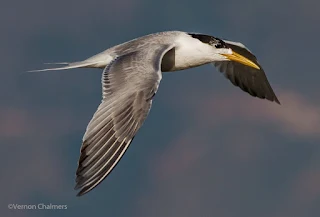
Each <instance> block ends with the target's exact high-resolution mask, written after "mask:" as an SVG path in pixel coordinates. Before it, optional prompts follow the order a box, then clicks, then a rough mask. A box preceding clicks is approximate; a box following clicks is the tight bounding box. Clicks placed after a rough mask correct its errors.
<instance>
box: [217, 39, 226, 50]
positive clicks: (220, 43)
mask: <svg viewBox="0 0 320 217" xmlns="http://www.w3.org/2000/svg"><path fill="white" fill-rule="evenodd" d="M215 47H216V48H225V47H226V45H225V43H224V42H223V41H222V40H219V41H218V43H217V44H216V45H215Z"/></svg>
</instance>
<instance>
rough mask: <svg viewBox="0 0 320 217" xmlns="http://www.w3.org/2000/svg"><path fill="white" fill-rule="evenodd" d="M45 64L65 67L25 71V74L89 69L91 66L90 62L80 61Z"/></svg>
mask: <svg viewBox="0 0 320 217" xmlns="http://www.w3.org/2000/svg"><path fill="white" fill-rule="evenodd" d="M45 64H50V65H51V64H52V65H65V66H61V67H56V68H47V69H37V70H30V71H27V72H45V71H55V70H65V69H75V68H83V67H89V66H90V65H92V62H85V61H80V62H73V63H67V62H64V63H45Z"/></svg>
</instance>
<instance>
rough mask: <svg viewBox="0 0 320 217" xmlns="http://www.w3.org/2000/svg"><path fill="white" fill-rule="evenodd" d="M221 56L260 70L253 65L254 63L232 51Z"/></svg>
mask: <svg viewBox="0 0 320 217" xmlns="http://www.w3.org/2000/svg"><path fill="white" fill-rule="evenodd" d="M221 55H223V56H225V57H227V58H228V59H229V60H231V61H236V62H239V63H242V64H243V65H246V66H250V67H252V68H255V69H260V67H259V66H258V65H257V64H255V63H254V62H252V61H251V60H249V59H248V58H246V57H244V56H242V55H240V54H238V53H236V52H234V51H233V52H232V54H221Z"/></svg>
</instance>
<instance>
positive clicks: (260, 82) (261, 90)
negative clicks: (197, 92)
mask: <svg viewBox="0 0 320 217" xmlns="http://www.w3.org/2000/svg"><path fill="white" fill-rule="evenodd" d="M225 43H226V45H227V46H228V47H230V48H231V49H232V50H233V51H235V52H237V53H239V54H241V55H242V56H244V57H246V58H248V59H249V60H251V61H252V62H254V63H255V64H257V65H258V66H259V67H260V70H258V69H255V68H252V67H249V66H246V65H243V64H241V63H238V62H234V61H220V62H214V65H215V66H216V67H217V69H218V70H219V71H220V72H222V73H223V74H224V75H225V77H226V78H227V79H229V80H230V81H231V83H232V84H233V85H235V86H238V87H240V88H241V89H242V90H243V91H245V92H247V93H249V94H250V95H251V96H254V97H258V98H261V99H267V100H270V101H275V102H277V103H278V104H280V101H279V100H278V98H277V96H276V94H275V93H274V91H273V89H272V87H271V85H270V83H269V81H268V79H267V76H266V74H265V72H264V70H263V69H262V67H261V65H260V64H259V63H258V61H257V58H256V57H255V56H254V55H253V54H252V53H251V52H250V51H249V50H248V49H247V48H246V47H245V46H244V45H242V44H241V43H237V42H230V41H225Z"/></svg>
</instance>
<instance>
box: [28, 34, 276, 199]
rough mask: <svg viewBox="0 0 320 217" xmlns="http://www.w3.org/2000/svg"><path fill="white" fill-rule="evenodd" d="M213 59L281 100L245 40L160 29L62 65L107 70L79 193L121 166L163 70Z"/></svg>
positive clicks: (242, 83) (259, 92) (84, 152)
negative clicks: (228, 39)
mask: <svg viewBox="0 0 320 217" xmlns="http://www.w3.org/2000/svg"><path fill="white" fill-rule="evenodd" d="M207 63H213V64H214V65H215V66H216V67H217V68H218V70H219V71H220V72H221V73H223V74H224V75H225V77H226V78H227V79H229V80H230V81H231V82H232V84H234V85H235V86H238V87H240V88H241V89H242V90H243V91H245V92H247V93H249V94H250V95H251V96H254V97H258V98H261V99H267V100H269V101H275V102H276V103H278V104H280V102H279V100H278V98H277V96H276V95H275V93H274V91H273V90H272V88H271V86H270V84H269V82H268V79H267V77H266V75H265V73H264V71H263V69H262V67H261V66H260V64H259V63H258V61H257V59H256V57H255V56H254V55H253V54H252V53H251V52H250V51H249V49H247V48H246V47H245V46H244V45H243V44H241V43H239V42H232V41H227V40H222V39H219V38H217V37H214V36H210V35H204V34H197V33H187V32H182V31H167V32H159V33H154V34H150V35H146V36H142V37H140V38H136V39H133V40H131V41H128V42H125V43H123V44H119V45H116V46H114V47H111V48H109V49H107V50H105V51H103V52H101V53H99V54H96V55H94V56H92V57H90V58H88V59H86V60H83V61H79V62H72V63H57V64H61V65H62V66H61V67H58V68H49V69H41V70H33V71H49V70H64V69H73V68H101V69H103V73H102V79H101V81H102V101H101V104H100V105H99V107H98V109H97V111H96V112H95V114H94V115H93V117H92V119H91V121H90V122H89V124H88V126H87V129H86V132H85V134H84V136H83V140H82V146H81V150H80V158H79V161H78V168H77V171H76V186H75V189H76V190H79V192H78V194H77V196H81V195H84V194H86V193H88V192H89V191H91V190H92V189H93V188H95V187H96V186H97V185H98V184H99V183H101V182H102V181H103V180H104V179H105V178H106V177H107V176H108V175H109V174H110V172H111V171H112V169H113V168H114V167H115V166H116V165H117V163H118V162H119V160H120V159H121V157H122V156H123V155H124V153H125V151H126V150H127V149H128V147H129V145H130V143H131V142H132V140H133V138H134V136H135V135H136V133H137V132H138V130H139V129H140V127H141V126H142V124H143V122H144V120H145V119H146V117H147V115H148V113H149V111H150V108H151V104H152V101H153V99H154V96H155V94H156V92H157V90H158V87H159V84H160V81H161V78H162V72H171V71H178V70H183V69H188V68H192V67H196V66H200V65H204V64H207Z"/></svg>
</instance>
